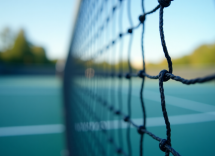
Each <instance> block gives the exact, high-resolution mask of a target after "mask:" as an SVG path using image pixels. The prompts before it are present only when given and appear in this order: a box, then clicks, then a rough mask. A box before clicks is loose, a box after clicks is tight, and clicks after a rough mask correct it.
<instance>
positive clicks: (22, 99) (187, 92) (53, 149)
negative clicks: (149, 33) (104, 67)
mask: <svg viewBox="0 0 215 156" xmlns="http://www.w3.org/2000/svg"><path fill="white" fill-rule="evenodd" d="M117 83H118V82H116V84H117ZM107 84H109V82H108V81H107ZM140 84H141V80H140V79H138V78H134V79H133V80H132V99H131V100H132V101H131V104H132V119H133V121H134V122H135V123H137V124H139V125H140V124H141V123H142V112H141V106H140V98H139V91H140ZM100 89H101V90H102V88H100ZM111 89H113V88H111ZM116 90H117V85H116V88H115V91H116ZM164 92H165V98H166V107H167V112H168V115H169V119H170V123H171V129H172V137H171V138H172V146H173V147H174V149H176V150H177V151H178V152H179V153H180V154H181V155H187V156H188V155H199V156H200V155H207V156H210V155H211V156H212V155H215V148H214V147H215V143H214V140H215V134H214V131H215V82H214V81H212V82H210V83H204V84H196V85H190V86H187V85H183V84H181V83H179V82H174V81H168V82H165V83H164ZM127 97H128V81H126V80H123V104H124V105H123V111H124V112H127ZM116 99H117V94H116ZM144 101H145V106H146V113H147V130H149V131H151V132H153V133H154V134H156V135H157V136H159V137H161V138H166V128H165V124H164V120H163V117H162V111H161V105H160V95H159V85H158V81H157V80H148V79H146V82H145V89H144ZM116 105H117V104H116ZM104 120H105V119H104ZM113 120H114V121H112V122H115V121H117V120H118V118H117V117H116V118H114V119H113ZM63 123H64V119H63V99H62V82H61V80H60V78H57V77H48V76H47V77H1V78H0V155H1V156H14V155H22V156H38V155H41V156H43V155H44V156H63V155H65V153H66V150H65V134H64V126H63ZM126 127H127V125H123V126H122V128H123V135H124V136H126V134H125V131H126ZM118 128H119V127H117V125H116V126H115V127H114V129H110V131H115V132H116V131H117V130H118ZM80 133H84V132H80ZM95 133H96V132H95ZM98 133H99V132H98ZM116 133H117V132H116ZM131 136H132V137H131V142H132V151H133V155H134V156H137V155H139V137H140V136H139V134H138V133H137V131H136V129H134V128H132V129H131ZM115 140H116V141H118V140H117V138H116V139H115ZM126 147H127V146H126V139H125V138H124V145H123V148H124V149H125V151H126ZM113 155H114V154H113ZM144 155H146V156H148V155H151V156H154V155H164V153H163V152H161V151H160V149H159V147H158V142H157V141H154V140H153V139H152V138H150V137H149V136H146V135H145V137H144Z"/></svg>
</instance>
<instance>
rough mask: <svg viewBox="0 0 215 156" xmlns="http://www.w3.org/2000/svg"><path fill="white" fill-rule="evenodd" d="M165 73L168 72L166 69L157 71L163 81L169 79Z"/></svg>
mask: <svg viewBox="0 0 215 156" xmlns="http://www.w3.org/2000/svg"><path fill="white" fill-rule="evenodd" d="M166 73H169V72H168V71H167V70H162V71H161V72H160V73H159V78H161V79H163V82H166V81H168V80H169V79H170V77H167V76H166Z"/></svg>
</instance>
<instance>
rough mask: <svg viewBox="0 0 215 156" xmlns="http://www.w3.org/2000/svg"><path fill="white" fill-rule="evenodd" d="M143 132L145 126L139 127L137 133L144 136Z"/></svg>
mask: <svg viewBox="0 0 215 156" xmlns="http://www.w3.org/2000/svg"><path fill="white" fill-rule="evenodd" d="M144 130H145V126H139V127H138V129H137V132H138V133H139V134H140V135H142V134H144Z"/></svg>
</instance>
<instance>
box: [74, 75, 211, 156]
mask: <svg viewBox="0 0 215 156" xmlns="http://www.w3.org/2000/svg"><path fill="white" fill-rule="evenodd" d="M111 81H112V80H111V79H109V80H108V79H107V78H106V79H105V80H104V81H102V80H101V82H98V83H97V84H96V82H95V83H93V82H92V83H90V82H89V85H91V86H98V88H97V90H95V92H97V94H101V95H100V97H103V98H105V99H106V100H107V101H108V103H109V104H113V105H114V108H115V109H116V110H117V109H119V102H118V100H119V97H118V92H117V90H118V82H117V81H118V80H117V79H115V82H114V84H115V85H112V87H110V88H109V89H107V88H106V87H108V86H111V84H112V83H111ZM79 82H80V85H81V84H83V83H84V82H82V81H80V80H79ZM102 82H103V85H102V84H100V83H102ZM104 82H105V83H104ZM140 84H141V80H140V79H138V78H134V79H132V96H131V114H132V115H131V116H132V120H133V121H134V122H135V123H136V124H137V125H141V124H142V121H143V120H142V116H143V115H142V109H141V103H140V97H139V95H140ZM104 85H106V86H104ZM100 86H104V87H105V90H104V88H102V87H100ZM113 86H115V87H113ZM122 91H123V96H122V97H123V98H122V99H123V109H122V110H123V112H124V114H125V113H126V114H127V113H128V109H127V100H128V97H129V95H128V81H126V80H123V89H122ZM103 92H105V93H104V94H102V93H103ZM113 92H114V94H115V97H114V98H113V99H114V100H111V98H112V93H113ZM164 93H165V98H166V108H167V112H168V116H169V120H170V124H171V130H172V132H171V139H172V147H173V148H174V149H175V150H176V151H177V152H179V153H180V154H181V155H187V156H189V155H199V156H200V155H211V156H212V155H215V148H214V147H215V143H214V139H215V135H214V131H215V82H214V81H213V82H210V83H204V84H196V85H188V86H187V85H183V84H181V83H179V82H175V81H171V80H170V81H168V82H165V83H164ZM79 94H80V97H81V96H82V98H79V99H77V100H76V102H77V104H78V103H79V101H80V100H81V99H85V101H87V102H88V101H90V99H91V100H92V101H93V99H92V98H91V97H87V96H85V95H82V94H83V92H81V91H80V92H79ZM76 98H77V96H74V99H76ZM74 101H75V100H74ZM144 101H145V107H146V114H147V120H146V122H147V123H146V128H147V130H148V131H150V132H152V133H153V134H155V135H156V136H158V137H160V138H163V139H166V128H165V123H164V119H163V115H162V110H161V100H160V94H159V84H158V80H148V79H147V80H146V82H145V89H144ZM95 105H96V106H98V107H99V108H97V110H99V111H101V112H105V111H107V112H109V113H108V114H107V115H103V113H99V111H97V113H98V114H97V115H98V116H101V117H100V119H101V121H102V122H104V124H105V126H106V128H107V129H109V131H108V135H109V136H114V141H115V143H116V144H117V145H119V144H120V140H119V139H118V138H119V137H118V134H119V133H120V132H119V133H118V132H117V131H118V130H119V127H120V126H119V125H118V120H119V118H121V119H122V117H118V116H115V117H110V116H111V114H113V113H111V112H110V111H109V110H108V108H104V107H103V106H102V105H99V104H98V105H97V104H95ZM82 115H84V113H83V114H82ZM82 115H80V118H79V119H80V121H78V122H77V124H76V130H77V131H78V132H79V133H80V136H82V134H83V133H88V131H89V127H88V125H87V124H86V123H87V122H89V121H84V119H83V120H82V119H81V116H82ZM105 121H109V122H105ZM99 123H101V122H99ZM99 123H98V122H97V121H93V120H92V121H91V122H90V125H91V127H96V126H97V125H98V124H99ZM121 124H122V129H123V130H122V131H121V132H122V133H123V145H119V146H118V147H122V149H124V151H125V152H126V153H128V146H127V140H126V128H127V123H125V122H122V123H121ZM90 130H92V131H95V133H99V130H98V129H96V128H92V129H90ZM101 135H102V134H101ZM130 136H131V137H130V138H131V144H132V155H134V156H137V155H139V146H140V145H139V142H140V135H139V134H138V133H137V130H136V128H134V127H132V126H131V135H130ZM104 139H105V138H104ZM106 139H107V138H106ZM108 146H110V147H108ZM107 148H110V149H111V148H112V147H111V145H109V144H108V143H107ZM113 150H114V149H112V151H111V150H109V151H107V153H108V154H107V155H114V156H115V155H117V154H115V152H113ZM143 151H144V155H145V156H155V155H164V153H163V152H162V151H161V150H160V149H159V142H157V141H155V140H153V139H152V138H151V137H150V136H148V135H145V137H144V150H143Z"/></svg>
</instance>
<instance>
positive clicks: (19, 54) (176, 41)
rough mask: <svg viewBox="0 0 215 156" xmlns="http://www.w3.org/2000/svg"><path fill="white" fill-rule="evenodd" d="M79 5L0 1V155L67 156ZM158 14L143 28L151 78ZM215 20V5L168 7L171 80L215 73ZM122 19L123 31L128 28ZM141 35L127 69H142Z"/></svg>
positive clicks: (135, 12)
mask: <svg viewBox="0 0 215 156" xmlns="http://www.w3.org/2000/svg"><path fill="white" fill-rule="evenodd" d="M136 2H137V3H136ZM78 3H79V1H78V0H63V1H59V0H55V1H51V0H46V1H42V0H31V1H29V0H28V1H27V0H20V1H16V0H7V1H1V2H0V6H1V9H0V15H1V18H0V155H2V156H12V155H31V156H34V155H35V156H36V155H47V156H49V155H50V156H55V155H56V156H59V155H65V154H66V153H67V151H66V150H65V135H64V126H63V125H64V124H63V123H64V119H63V99H62V76H63V68H64V62H65V60H66V57H67V54H68V51H69V45H70V42H71V40H70V39H71V36H72V31H73V26H74V21H75V17H76V13H77V8H78V7H77V6H78ZM184 3H186V5H184ZM157 4H158V3H157V0H153V1H151V0H146V1H145V8H146V11H149V10H151V9H152V8H154V7H155V6H156V5H157ZM131 5H132V6H131V12H132V19H133V22H134V25H136V24H137V23H138V22H139V21H138V17H139V15H140V13H141V7H140V6H139V0H134V1H132V3H131ZM125 14H126V12H125ZM158 17H159V16H158V12H156V13H154V14H152V15H150V18H148V19H146V25H145V41H144V44H145V60H146V68H147V72H148V73H149V74H152V75H157V73H158V72H159V71H160V70H161V69H164V68H167V64H166V61H165V59H164V55H163V51H162V47H161V44H160V38H159V29H158V24H159V23H158ZM214 17H215V2H214V1H213V0H208V1H206V2H204V3H202V1H201V0H190V1H189V2H187V1H186V2H185V1H174V2H172V5H171V7H169V8H168V9H165V13H164V31H165V38H166V42H167V47H168V50H169V53H170V56H171V57H172V60H173V68H174V74H175V75H180V76H181V77H185V78H195V77H198V76H205V75H208V74H212V73H214V72H215V29H214V28H215V20H214V19H215V18H214ZM123 22H124V25H123V27H124V30H125V31H126V29H127V28H128V27H129V24H128V21H123ZM140 36H141V29H139V30H137V31H136V32H135V37H134V41H133V46H132V54H131V60H132V66H133V68H134V69H135V70H137V71H138V70H140V69H141V67H142V60H141V47H140ZM125 40H126V39H125ZM125 42H127V41H125ZM126 48H127V46H126V47H125V48H124V51H127V49H126ZM124 55H125V56H124V60H125V61H126V58H127V55H126V53H124ZM98 62H99V61H98ZM100 63H101V62H100ZM117 63H119V62H116V64H115V65H116V66H117ZM98 64H99V63H98ZM110 64H111V62H110ZM41 153H42V154H41Z"/></svg>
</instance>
